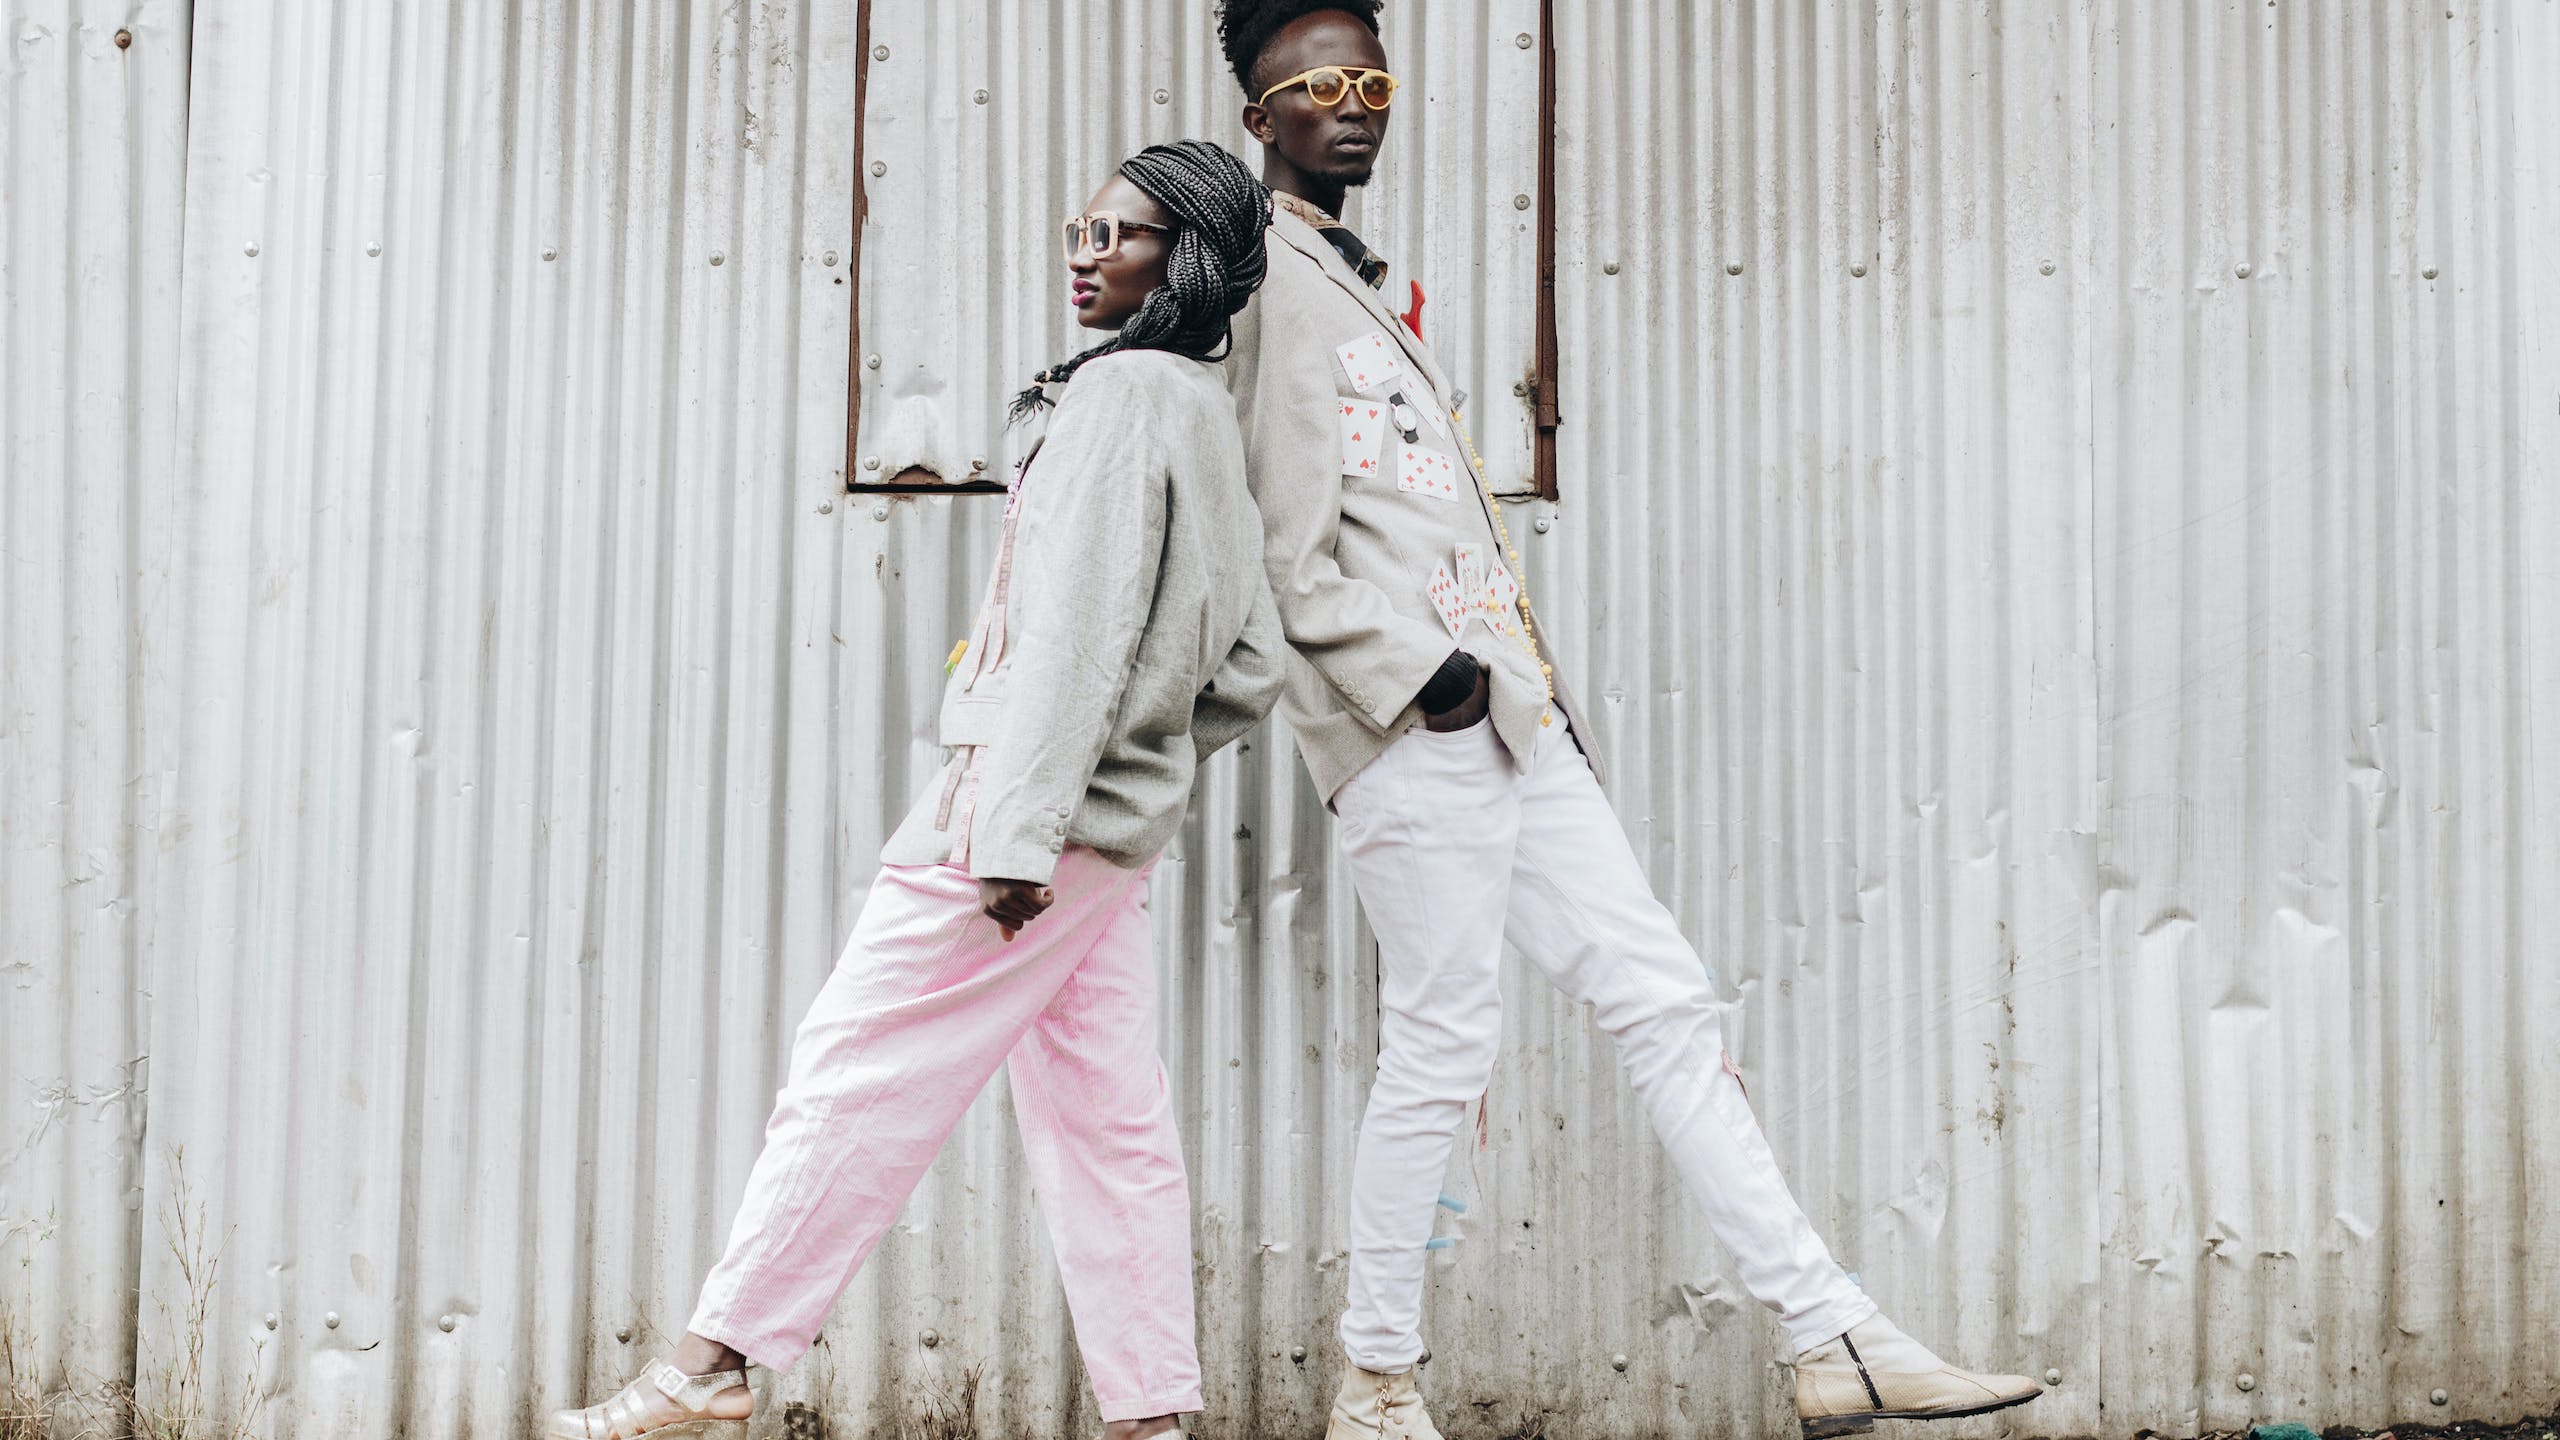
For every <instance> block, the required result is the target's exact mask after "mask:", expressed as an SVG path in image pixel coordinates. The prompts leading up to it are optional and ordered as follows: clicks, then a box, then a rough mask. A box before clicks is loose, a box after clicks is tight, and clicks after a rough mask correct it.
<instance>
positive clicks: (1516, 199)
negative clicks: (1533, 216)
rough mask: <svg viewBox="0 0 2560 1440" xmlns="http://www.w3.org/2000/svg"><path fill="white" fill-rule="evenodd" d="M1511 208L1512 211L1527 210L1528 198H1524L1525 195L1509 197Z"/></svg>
mask: <svg viewBox="0 0 2560 1440" xmlns="http://www.w3.org/2000/svg"><path fill="white" fill-rule="evenodd" d="M1511 208H1512V209H1514V210H1526V209H1528V208H1529V197H1528V196H1526V195H1514V196H1512V197H1511Z"/></svg>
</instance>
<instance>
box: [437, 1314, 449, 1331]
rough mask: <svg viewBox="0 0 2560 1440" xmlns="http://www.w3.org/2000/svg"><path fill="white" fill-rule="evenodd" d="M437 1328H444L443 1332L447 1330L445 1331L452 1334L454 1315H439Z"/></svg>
mask: <svg viewBox="0 0 2560 1440" xmlns="http://www.w3.org/2000/svg"><path fill="white" fill-rule="evenodd" d="M436 1328H437V1329H439V1330H442V1331H443V1332H445V1333H446V1334H448V1335H450V1334H452V1333H453V1317H452V1316H450V1315H439V1316H437V1317H436Z"/></svg>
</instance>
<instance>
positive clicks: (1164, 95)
mask: <svg viewBox="0 0 2560 1440" xmlns="http://www.w3.org/2000/svg"><path fill="white" fill-rule="evenodd" d="M1172 98H1173V92H1172V91H1170V90H1167V89H1165V88H1164V87H1163V86H1161V85H1159V86H1157V87H1156V103H1157V104H1159V105H1162V104H1164V103H1165V102H1166V101H1168V100H1171V99H1172Z"/></svg>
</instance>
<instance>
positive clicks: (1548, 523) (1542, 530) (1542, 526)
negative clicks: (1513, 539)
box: [1529, 515, 1556, 535]
mask: <svg viewBox="0 0 2560 1440" xmlns="http://www.w3.org/2000/svg"><path fill="white" fill-rule="evenodd" d="M1555 523H1556V522H1554V521H1553V520H1550V519H1548V518H1547V517H1546V516H1544V515H1541V516H1539V517H1538V518H1537V519H1535V520H1532V521H1530V522H1529V528H1530V529H1532V530H1535V531H1537V532H1538V533H1539V534H1541V535H1544V534H1546V533H1547V531H1549V530H1551V529H1553V528H1554V527H1555Z"/></svg>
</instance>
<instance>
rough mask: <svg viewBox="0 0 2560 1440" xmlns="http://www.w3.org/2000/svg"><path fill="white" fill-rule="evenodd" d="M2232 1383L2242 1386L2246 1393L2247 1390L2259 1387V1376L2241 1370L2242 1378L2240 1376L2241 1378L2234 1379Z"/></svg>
mask: <svg viewBox="0 0 2560 1440" xmlns="http://www.w3.org/2000/svg"><path fill="white" fill-rule="evenodd" d="M2231 1383H2232V1384H2234V1385H2237V1386H2239V1387H2240V1389H2241V1391H2242V1392H2243V1393H2246V1392H2248V1391H2251V1390H2255V1389H2257V1388H2258V1377H2257V1376H2255V1375H2252V1374H2249V1373H2248V1372H2246V1371H2242V1372H2241V1375H2240V1378H2239V1379H2237V1380H2234V1381H2232V1382H2231Z"/></svg>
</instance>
